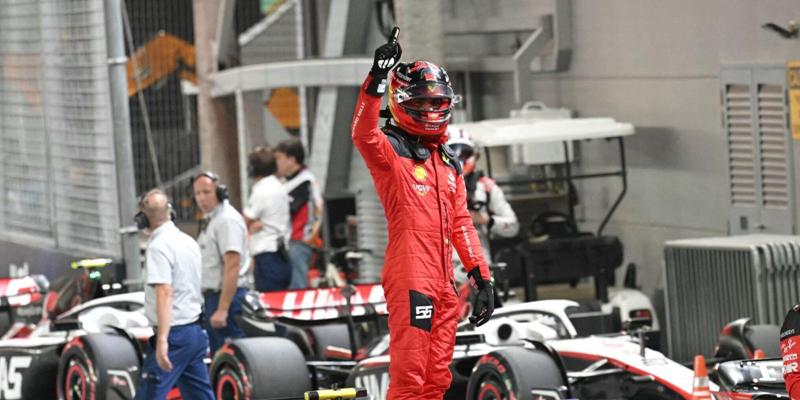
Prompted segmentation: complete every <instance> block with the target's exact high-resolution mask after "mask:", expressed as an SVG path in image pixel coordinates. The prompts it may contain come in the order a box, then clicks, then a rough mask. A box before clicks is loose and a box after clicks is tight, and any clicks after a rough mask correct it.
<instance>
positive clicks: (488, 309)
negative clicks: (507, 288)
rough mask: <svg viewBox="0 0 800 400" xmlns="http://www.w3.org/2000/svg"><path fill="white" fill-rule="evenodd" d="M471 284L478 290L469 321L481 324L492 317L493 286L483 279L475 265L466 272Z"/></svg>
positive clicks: (477, 324) (476, 324)
mask: <svg viewBox="0 0 800 400" xmlns="http://www.w3.org/2000/svg"><path fill="white" fill-rule="evenodd" d="M467 276H468V277H469V281H470V283H472V286H473V287H475V288H476V289H477V290H478V295H477V296H475V303H474V304H473V305H472V315H471V316H470V317H469V322H471V323H473V324H475V326H481V325H483V324H485V323H487V322H489V319H491V318H492V313H494V288H493V287H492V282H490V281H487V280H484V279H483V277H482V276H481V271H480V268H479V267H475V268H473V269H472V271H469V273H468V274H467Z"/></svg>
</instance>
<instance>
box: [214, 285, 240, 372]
mask: <svg viewBox="0 0 800 400" xmlns="http://www.w3.org/2000/svg"><path fill="white" fill-rule="evenodd" d="M246 294H247V289H245V288H239V289H236V293H234V294H233V300H232V301H231V307H230V308H229V309H228V324H227V325H225V327H224V328H222V329H215V328H212V327H211V323H210V320H211V316H212V315H213V314H214V312H216V311H217V308H218V307H219V295H220V292H214V293H213V294H208V295H206V296H205V301H206V302H205V306H204V311H205V318H204V321H203V326H204V328H205V329H206V332H207V333H208V343H209V345H210V347H211V357H212V358H213V357H214V354H216V353H217V350H219V348H220V347H222V345H223V344H225V340H226V339H229V338H230V339H236V338H241V337H244V332H243V331H242V328H240V327H239V324H237V323H236V317H237V316H239V315H241V314H242V301H243V300H244V296H245V295H246Z"/></svg>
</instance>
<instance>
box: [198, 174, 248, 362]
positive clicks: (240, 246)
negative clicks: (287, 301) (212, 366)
mask: <svg viewBox="0 0 800 400" xmlns="http://www.w3.org/2000/svg"><path fill="white" fill-rule="evenodd" d="M192 191H193V194H194V201H195V203H196V204H197V207H198V208H199V209H200V211H202V212H203V220H202V224H201V229H200V235H199V236H198V237H197V244H199V245H200V252H201V255H202V258H203V279H202V281H201V286H202V288H203V298H204V300H205V309H204V310H203V311H204V312H205V328H206V332H208V339H209V341H210V342H211V354H215V353H216V352H217V350H219V348H220V347H222V345H223V344H225V341H226V340H228V339H235V338H240V337H244V332H243V331H242V329H241V328H240V327H239V324H238V323H237V322H236V319H237V317H238V316H239V315H241V314H242V302H243V301H244V297H245V295H246V294H247V291H248V287H249V285H248V281H247V275H246V274H247V271H248V269H249V267H250V255H249V253H248V248H247V246H248V244H247V227H246V226H245V224H244V218H243V217H242V215H241V214H239V212H238V211H236V209H235V208H233V206H232V205H231V204H230V203H229V202H228V187H227V186H225V185H224V184H222V182H220V181H219V177H218V176H217V175H216V174H214V173H213V172H210V171H206V172H202V173H200V174H198V175H197V176H195V177H194V179H192Z"/></svg>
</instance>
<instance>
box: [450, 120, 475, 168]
mask: <svg viewBox="0 0 800 400" xmlns="http://www.w3.org/2000/svg"><path fill="white" fill-rule="evenodd" d="M447 145H448V146H450V148H451V149H452V150H453V151H454V152H455V154H456V158H458V160H459V161H460V162H461V167H462V169H463V171H464V175H469V174H471V173H472V172H473V171H475V164H476V163H477V162H478V157H479V156H480V148H479V146H478V144H477V143H476V142H475V141H474V140H473V139H472V136H471V135H470V134H469V133H467V132H466V131H465V130H464V129H461V128H456V127H453V126H448V127H447Z"/></svg>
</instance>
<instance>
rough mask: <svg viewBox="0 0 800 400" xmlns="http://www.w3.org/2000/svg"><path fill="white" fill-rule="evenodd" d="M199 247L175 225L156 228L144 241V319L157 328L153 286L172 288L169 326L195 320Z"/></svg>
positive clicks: (198, 305)
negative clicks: (145, 248)
mask: <svg viewBox="0 0 800 400" xmlns="http://www.w3.org/2000/svg"><path fill="white" fill-rule="evenodd" d="M200 265H201V264H200V247H199V246H198V245H197V242H195V241H194V239H192V238H191V237H190V236H189V235H187V234H185V233H183V232H181V231H180V229H178V227H177V226H175V224H174V223H172V222H171V221H170V222H167V223H165V224H163V225H161V226H159V227H158V228H157V229H156V230H155V231H153V232H152V233H151V235H150V239H148V241H147V256H146V258H145V274H146V276H145V283H146V285H145V287H144V307H145V315H146V316H147V320H148V321H149V322H150V323H151V324H152V325H153V326H158V316H157V314H156V289H155V287H154V286H153V285H156V284H168V285H172V322H171V324H170V326H175V325H186V324H189V323H192V322H195V321H197V319H198V318H199V317H200V312H201V309H202V305H203V296H202V294H201V293H200V268H201V266H200Z"/></svg>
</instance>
